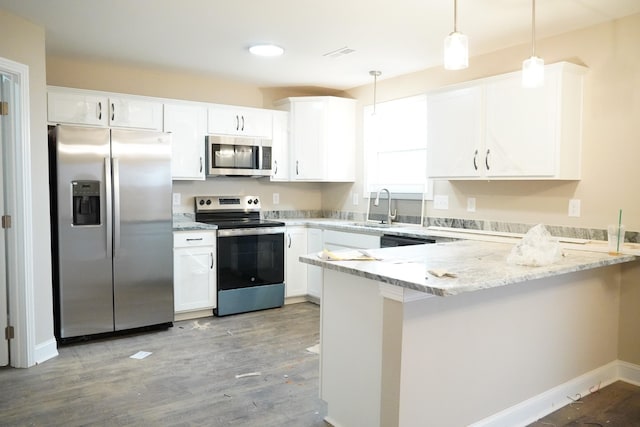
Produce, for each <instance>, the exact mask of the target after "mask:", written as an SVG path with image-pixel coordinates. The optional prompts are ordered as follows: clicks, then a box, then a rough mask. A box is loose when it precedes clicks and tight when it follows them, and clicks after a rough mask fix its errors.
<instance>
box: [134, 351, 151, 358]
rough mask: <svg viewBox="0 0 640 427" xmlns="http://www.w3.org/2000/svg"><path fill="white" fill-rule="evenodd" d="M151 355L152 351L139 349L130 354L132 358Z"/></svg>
mask: <svg viewBox="0 0 640 427" xmlns="http://www.w3.org/2000/svg"><path fill="white" fill-rule="evenodd" d="M149 355H151V352H150V351H139V352H137V353H136V354H133V355H131V356H129V358H130V359H144V358H145V357H147V356H149Z"/></svg>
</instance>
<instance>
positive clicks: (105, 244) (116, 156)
mask: <svg viewBox="0 0 640 427" xmlns="http://www.w3.org/2000/svg"><path fill="white" fill-rule="evenodd" d="M50 132H53V135H51V134H50V147H51V149H52V151H53V150H55V151H54V154H55V155H54V156H53V157H55V158H54V159H53V160H54V163H55V164H54V165H53V166H52V168H53V169H54V171H55V173H52V177H53V175H55V181H56V184H55V186H53V185H52V186H51V188H52V196H53V197H52V200H55V203H54V204H53V206H55V209H56V213H55V218H53V220H54V222H55V225H54V227H53V228H54V238H53V239H52V241H53V242H54V248H53V252H54V265H55V267H54V268H55V269H56V270H57V271H55V272H54V277H56V279H57V283H54V302H55V306H54V313H55V314H56V332H57V337H58V338H59V339H61V340H64V339H66V338H71V337H81V336H88V335H94V334H103V333H110V332H115V331H121V330H126V329H135V328H141V327H147V326H153V325H162V324H170V323H171V322H172V321H173V253H172V251H173V241H172V239H173V237H172V212H171V165H170V159H171V157H170V155H171V139H170V135H169V134H165V133H159V132H148V131H136V130H116V129H102V128H88V127H75V126H63V125H58V126H56V127H55V128H53V129H52V130H51V131H50ZM52 216H54V215H53V212H52ZM56 273H57V274H56Z"/></svg>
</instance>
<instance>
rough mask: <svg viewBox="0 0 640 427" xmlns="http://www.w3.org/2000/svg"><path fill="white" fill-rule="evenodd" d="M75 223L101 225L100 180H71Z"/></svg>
mask: <svg viewBox="0 0 640 427" xmlns="http://www.w3.org/2000/svg"><path fill="white" fill-rule="evenodd" d="M71 193H72V197H73V225H100V181H71Z"/></svg>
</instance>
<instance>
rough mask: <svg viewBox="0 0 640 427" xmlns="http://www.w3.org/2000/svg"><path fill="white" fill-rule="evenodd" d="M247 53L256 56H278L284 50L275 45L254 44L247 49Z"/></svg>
mask: <svg viewBox="0 0 640 427" xmlns="http://www.w3.org/2000/svg"><path fill="white" fill-rule="evenodd" d="M249 52H251V53H253V54H254V55H257V56H280V55H282V54H283V53H284V49H283V48H281V47H280V46H276V45H275V44H255V45H253V46H250V47H249Z"/></svg>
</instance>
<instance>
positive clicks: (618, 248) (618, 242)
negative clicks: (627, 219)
mask: <svg viewBox="0 0 640 427" xmlns="http://www.w3.org/2000/svg"><path fill="white" fill-rule="evenodd" d="M621 227H622V209H620V212H619V213H618V238H617V239H616V240H617V245H616V252H617V253H620V228H621Z"/></svg>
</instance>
